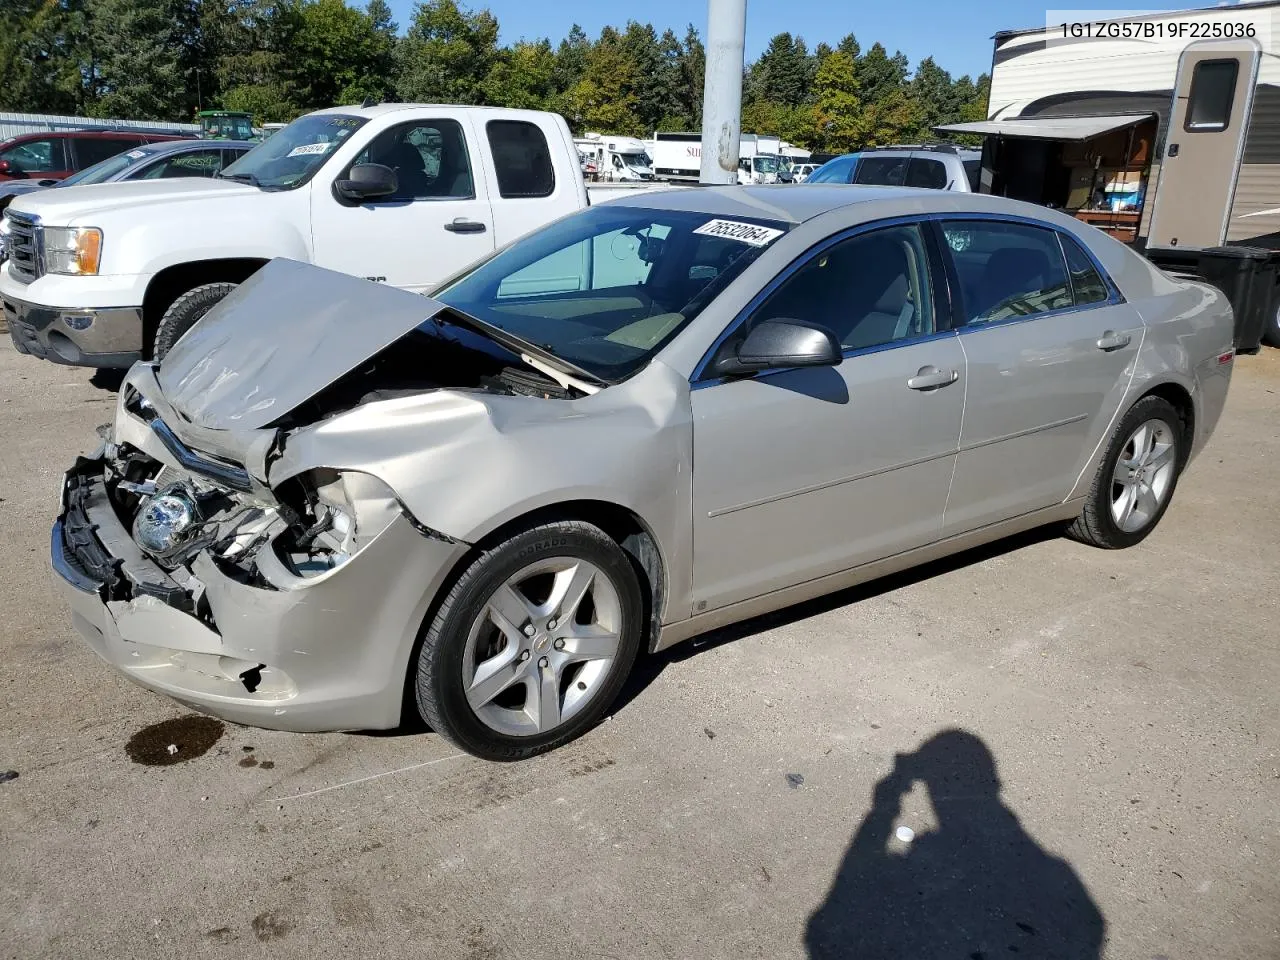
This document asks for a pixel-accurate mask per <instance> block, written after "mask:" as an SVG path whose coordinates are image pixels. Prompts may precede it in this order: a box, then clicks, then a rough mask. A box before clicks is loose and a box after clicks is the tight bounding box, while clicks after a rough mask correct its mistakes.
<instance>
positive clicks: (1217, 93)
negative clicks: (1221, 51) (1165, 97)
mask: <svg viewBox="0 0 1280 960" xmlns="http://www.w3.org/2000/svg"><path fill="white" fill-rule="evenodd" d="M1239 71H1240V62H1239V61H1238V60H1201V61H1200V62H1199V63H1197V64H1196V68H1195V73H1193V74H1192V75H1191V95H1190V97H1188V99H1187V119H1186V122H1185V123H1184V124H1183V129H1185V130H1186V131H1187V132H1189V133H1210V132H1213V131H1215V130H1225V129H1227V124H1228V123H1230V122H1231V101H1232V100H1234V99H1235V95H1236V75H1237V74H1238V73H1239Z"/></svg>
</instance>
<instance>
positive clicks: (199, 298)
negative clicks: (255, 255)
mask: <svg viewBox="0 0 1280 960" xmlns="http://www.w3.org/2000/svg"><path fill="white" fill-rule="evenodd" d="M238 286H239V284H238V283H206V284H202V285H201V286H198V287H196V288H195V289H194V290H188V291H187V292H186V293H184V294H183V295H182V296H180V297H179V298H178V299H177V300H175V301H173V303H171V304H169V309H168V310H166V311H165V312H164V316H163V317H161V318H160V325H159V326H158V327H156V339H155V343H154V345H153V347H152V350H151V357H152V359H154V360H163V359H164V355H165V354H166V353H168V352H169V351H170V350H172V349H173V345H174V344H175V343H177V342H178V341H179V340H180V339H182V335H183V334H184V333H186V332H187V331H188V330H190V329H191V328H192V327H194V326H195V325H196V321H197V320H199V319H200V318H201V317H203V316H204V315H205V314H206V313H208V312H209V310H210V309H211V308H212V307H213V306H214V305H215V304H216V303H218V302H219V301H220V300H222V299H223V298H224V297H225V296H226V295H227V294H229V293H230V292H231V291H232V290H234V289H235V288H236V287H238Z"/></svg>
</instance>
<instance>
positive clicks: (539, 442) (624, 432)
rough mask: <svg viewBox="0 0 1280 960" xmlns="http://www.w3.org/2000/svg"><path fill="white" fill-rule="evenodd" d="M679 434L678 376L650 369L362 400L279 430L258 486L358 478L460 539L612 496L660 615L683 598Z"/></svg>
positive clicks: (685, 462) (686, 520) (682, 432)
mask: <svg viewBox="0 0 1280 960" xmlns="http://www.w3.org/2000/svg"><path fill="white" fill-rule="evenodd" d="M692 442H693V429H692V422H691V418H690V412H689V403H688V387H687V382H686V381H684V380H683V379H682V378H679V377H678V376H677V375H676V374H675V373H674V372H673V371H671V370H670V369H669V368H667V367H665V366H663V365H661V364H658V363H654V364H651V365H650V366H649V368H648V369H646V370H645V371H644V372H643V373H641V374H639V375H637V376H636V377H633V378H632V379H631V380H629V381H627V382H626V383H624V384H620V385H618V386H615V387H610V388H608V389H606V390H602V391H601V392H600V393H598V394H595V395H593V396H590V397H584V398H581V399H577V400H549V399H537V398H532V397H519V396H506V395H499V394H491V393H485V392H481V391H461V390H438V391H435V392H431V393H424V394H419V395H416V396H411V397H402V398H397V399H391V400H382V401H377V402H373V403H368V404H364V405H362V406H359V407H356V408H355V409H354V410H350V411H348V412H345V413H342V414H339V415H337V416H334V417H331V418H329V419H327V420H324V421H321V422H319V423H317V424H315V425H313V426H309V427H303V428H300V429H297V430H295V431H293V432H291V433H289V434H287V435H286V436H285V438H284V441H283V445H282V450H281V452H280V455H279V458H278V459H277V460H276V461H275V462H274V463H273V464H272V465H271V468H270V482H271V485H272V486H276V485H278V484H279V483H280V482H281V481H283V480H285V479H287V478H289V477H291V476H295V475H297V474H299V473H302V472H304V471H306V470H310V469H314V468H318V467H328V468H331V469H335V470H359V471H362V472H365V473H369V474H372V475H373V476H376V477H378V478H379V479H380V480H382V481H383V482H384V483H386V484H387V485H388V486H389V487H390V488H391V489H392V490H393V491H394V492H395V493H396V496H397V497H398V498H399V499H400V501H401V502H402V503H403V504H404V506H405V508H406V509H407V510H408V511H409V512H410V513H411V514H412V515H413V517H414V518H415V519H416V520H418V521H419V522H420V523H421V524H423V525H424V526H427V527H429V528H431V529H433V530H437V531H439V532H441V533H443V534H445V535H447V536H449V537H452V538H454V539H457V540H462V541H465V542H467V543H474V542H476V541H477V540H481V539H483V538H484V537H485V536H487V535H488V534H490V533H492V532H493V531H495V530H497V529H498V528H499V527H501V526H503V525H504V524H506V523H509V522H511V521H512V520H515V519H517V518H519V517H521V516H524V515H526V514H528V513H530V512H532V511H534V510H538V509H541V508H544V507H548V506H554V505H555V504H559V503H565V502H568V501H574V500H595V501H602V502H604V503H609V504H616V505H618V506H621V507H624V508H626V509H627V510H630V511H631V512H632V513H634V514H636V515H637V516H639V517H640V518H641V519H642V521H643V522H644V523H645V525H646V526H647V527H648V528H649V530H650V531H651V532H652V533H653V535H654V537H655V539H656V540H657V542H658V549H659V550H660V552H661V553H662V556H663V561H664V563H665V565H666V569H667V574H668V581H669V583H668V587H669V594H668V600H667V606H666V609H667V619H668V620H673V619H683V618H684V617H686V616H688V615H689V612H690V604H691V600H690V596H691V587H692V543H693V540H692V537H693V535H692V481H693V477H692V466H693V448H692Z"/></svg>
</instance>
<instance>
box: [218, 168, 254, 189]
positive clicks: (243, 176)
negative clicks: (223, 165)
mask: <svg viewBox="0 0 1280 960" xmlns="http://www.w3.org/2000/svg"><path fill="white" fill-rule="evenodd" d="M218 179H219V180H237V181H240V182H241V183H248V184H252V185H253V186H255V187H260V186H262V183H261V182H260V181H259V180H258V178H257V176H256V175H255V174H252V173H227V172H225V171H224V172H222V173H220V174H218Z"/></svg>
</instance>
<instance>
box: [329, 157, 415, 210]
mask: <svg viewBox="0 0 1280 960" xmlns="http://www.w3.org/2000/svg"><path fill="white" fill-rule="evenodd" d="M399 188H400V181H399V178H397V177H396V172H395V171H394V170H392V169H391V168H390V167H384V166H383V165H382V164H380V163H361V164H357V165H356V166H354V167H352V168H351V171H350V172H349V173H348V174H347V179H346V180H335V181H334V182H333V192H334V193H335V194H337V197H338V199H339V200H345V201H347V202H349V203H359V202H360V201H362V200H376V199H378V198H379V197H389V196H391V195H392V194H394V193H395V192H396V191H397V190H398V189H399Z"/></svg>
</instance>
